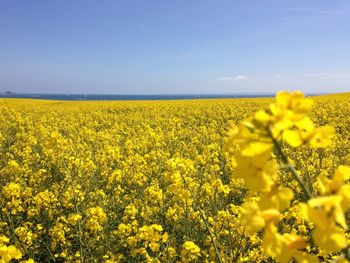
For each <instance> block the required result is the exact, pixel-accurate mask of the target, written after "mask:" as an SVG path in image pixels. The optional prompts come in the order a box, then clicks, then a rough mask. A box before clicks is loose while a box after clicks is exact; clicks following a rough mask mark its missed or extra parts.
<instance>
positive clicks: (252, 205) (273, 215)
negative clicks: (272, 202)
mask: <svg viewBox="0 0 350 263" xmlns="http://www.w3.org/2000/svg"><path fill="white" fill-rule="evenodd" d="M279 217H280V213H279V211H278V210H276V209H267V210H264V211H261V210H260V209H259V206H258V204H257V203H256V202H254V201H247V202H245V203H244V204H243V205H242V206H241V217H240V223H241V224H242V226H243V227H244V229H245V233H247V234H248V235H253V234H255V233H256V232H258V231H260V230H261V229H262V228H263V227H264V226H265V223H266V222H269V221H276V220H278V219H279Z"/></svg>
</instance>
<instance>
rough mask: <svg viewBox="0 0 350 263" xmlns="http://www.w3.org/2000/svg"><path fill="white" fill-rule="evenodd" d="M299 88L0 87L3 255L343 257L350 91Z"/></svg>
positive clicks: (26, 258)
mask: <svg viewBox="0 0 350 263" xmlns="http://www.w3.org/2000/svg"><path fill="white" fill-rule="evenodd" d="M299 95H300V94H299ZM299 95H298V94H294V95H293V94H287V93H286V94H282V95H280V97H277V101H276V100H275V99H274V98H269V99H264V98H260V99H213V100H188V101H186V100H183V101H106V102H102V101H90V102H77V101H72V102H67V101H42V100H30V99H0V155H1V157H0V193H1V195H0V206H1V214H0V262H10V261H11V260H13V262H275V261H277V262H289V261H290V262H292V261H293V260H297V261H298V262H317V261H321V262H331V261H332V260H338V261H337V262H345V261H346V257H347V256H349V255H347V253H349V252H348V249H347V248H348V246H349V244H350V242H349V232H348V230H347V227H348V226H349V223H350V222H349V221H350V216H349V211H348V210H349V207H350V188H349V185H348V184H347V182H348V181H349V179H350V172H349V171H350V168H348V167H347V166H345V165H349V164H350V94H339V95H328V96H320V97H312V98H311V99H310V100H309V99H306V98H303V97H302V96H301V95H300V96H299ZM311 101H313V102H314V103H313V105H312V102H311ZM273 103H275V104H273ZM270 104H273V105H274V106H270ZM263 109H269V110H267V111H261V112H260V113H259V114H256V112H258V111H259V110H263ZM308 117H309V118H310V119H308ZM234 127H238V128H237V129H235V128H234ZM320 127H323V128H320ZM332 127H333V128H332ZM298 178H299V179H300V180H301V182H298ZM16 260H17V261H16Z"/></svg>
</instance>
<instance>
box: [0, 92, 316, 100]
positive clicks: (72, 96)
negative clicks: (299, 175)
mask: <svg viewBox="0 0 350 263" xmlns="http://www.w3.org/2000/svg"><path fill="white" fill-rule="evenodd" d="M274 95H275V94H274V93H256V94H252V93H237V94H167V95H163V94H152V95H145V94H139V95H124V94H123V95H113V94H110V95H108V94H106V95H105V94H34V93H32V94H30V93H27V94H25V93H15V92H10V93H8V92H7V93H5V92H4V93H0V98H25V99H42V100H68V101H91V100H192V99H229V98H270V97H274ZM317 95H321V94H308V96H317Z"/></svg>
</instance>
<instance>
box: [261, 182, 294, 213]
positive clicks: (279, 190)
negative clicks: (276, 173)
mask: <svg viewBox="0 0 350 263" xmlns="http://www.w3.org/2000/svg"><path fill="white" fill-rule="evenodd" d="M293 196H294V194H293V191H292V190H291V189H289V188H287V187H278V186H274V187H272V188H271V190H270V191H269V192H265V193H263V194H262V196H261V198H260V200H259V207H260V209H261V210H266V209H269V208H275V209H277V210H279V211H283V210H285V209H287V208H288V207H289V204H290V201H291V200H292V199H293Z"/></svg>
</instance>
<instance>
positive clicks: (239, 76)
mask: <svg viewBox="0 0 350 263" xmlns="http://www.w3.org/2000/svg"><path fill="white" fill-rule="evenodd" d="M246 79H248V76H246V75H237V76H227V77H220V78H219V80H225V81H236V80H246Z"/></svg>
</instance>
